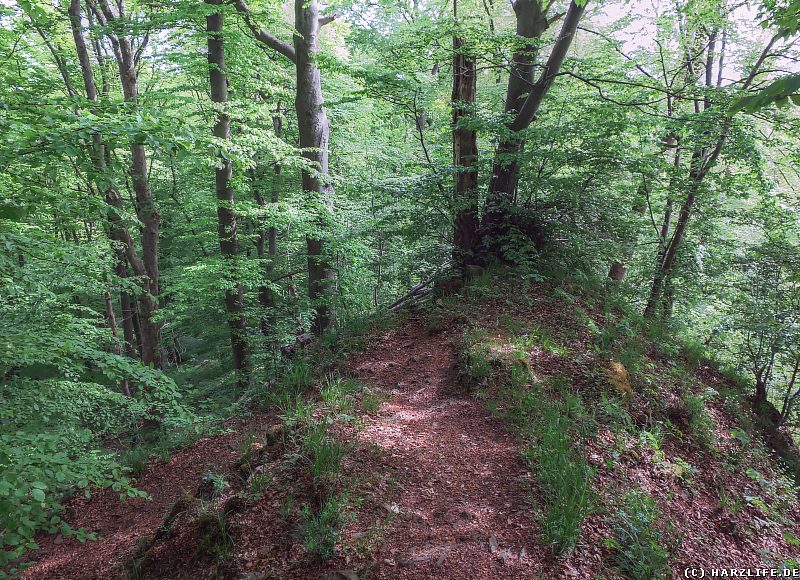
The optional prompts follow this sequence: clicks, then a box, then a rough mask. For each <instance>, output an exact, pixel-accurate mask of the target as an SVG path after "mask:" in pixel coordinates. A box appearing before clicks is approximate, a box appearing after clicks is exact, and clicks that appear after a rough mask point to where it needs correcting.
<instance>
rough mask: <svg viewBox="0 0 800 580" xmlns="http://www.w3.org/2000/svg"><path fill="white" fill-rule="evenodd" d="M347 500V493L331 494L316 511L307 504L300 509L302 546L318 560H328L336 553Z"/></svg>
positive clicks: (344, 520)
mask: <svg viewBox="0 0 800 580" xmlns="http://www.w3.org/2000/svg"><path fill="white" fill-rule="evenodd" d="M348 506H349V502H348V497H347V495H344V494H343V495H331V496H330V497H328V498H327V499H326V500H325V501H324V502H323V504H322V507H321V508H320V510H319V512H318V513H313V511H312V510H311V508H310V507H309V505H308V504H305V505H303V507H302V508H301V510H300V523H299V531H300V534H301V537H302V541H303V547H305V549H306V550H308V552H309V553H311V554H313V555H314V556H316V557H317V558H319V559H320V560H323V561H325V560H329V559H330V558H332V557H333V556H334V555H336V544H337V543H338V542H340V541H341V530H342V528H343V527H344V524H345V523H346V521H347V516H346V513H345V510H346V509H347V508H348Z"/></svg>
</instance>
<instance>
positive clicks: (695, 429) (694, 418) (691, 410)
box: [683, 393, 716, 451]
mask: <svg viewBox="0 0 800 580" xmlns="http://www.w3.org/2000/svg"><path fill="white" fill-rule="evenodd" d="M683 402H684V403H685V404H686V410H687V411H688V415H689V416H688V422H689V429H690V430H691V432H692V436H693V437H694V438H695V440H696V441H697V442H698V443H699V444H700V446H701V447H702V448H703V449H705V450H708V451H713V450H714V449H715V447H714V440H715V439H716V437H715V433H714V421H713V420H712V419H711V417H710V416H709V414H708V411H706V399H705V397H703V396H702V395H693V394H691V393H686V394H685V395H684V397H683Z"/></svg>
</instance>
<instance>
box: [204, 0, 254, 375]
mask: <svg viewBox="0 0 800 580" xmlns="http://www.w3.org/2000/svg"><path fill="white" fill-rule="evenodd" d="M206 3H207V4H208V5H209V6H211V7H214V8H216V11H214V12H212V13H210V14H209V15H208V16H206V30H207V31H208V70H209V72H208V74H209V81H210V84H211V100H212V102H214V103H216V104H217V105H218V106H219V109H218V110H217V113H216V117H217V118H216V123H215V124H214V130H213V133H214V137H216V138H217V139H218V140H220V141H221V143H218V146H219V147H224V146H225V142H226V141H228V140H229V139H230V137H231V119H230V116H229V115H228V112H227V111H226V110H225V106H226V105H227V103H228V79H227V76H226V68H225V41H224V35H223V26H224V15H223V12H222V11H221V10H219V9H218V7H219V6H221V5H222V0H206ZM232 174H233V165H232V163H231V160H230V158H228V157H227V156H226V155H225V152H224V150H223V151H221V152H220V155H219V161H218V162H217V168H216V170H215V180H216V194H217V204H218V205H217V235H218V236H219V248H220V251H221V252H222V257H223V259H224V260H225V261H226V271H227V272H228V279H227V280H226V283H225V312H226V313H227V316H228V326H229V327H230V339H231V353H232V355H233V368H234V369H235V371H236V373H237V376H238V382H239V386H240V387H245V386H247V384H248V382H249V374H250V369H249V363H248V360H247V318H246V317H245V313H244V295H243V292H242V286H241V284H240V283H239V282H238V281H237V280H236V275H235V274H236V262H237V257H238V254H239V244H238V240H237V236H236V213H235V209H234V199H233V188H232V187H231V177H232Z"/></svg>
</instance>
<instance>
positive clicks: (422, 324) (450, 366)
mask: <svg viewBox="0 0 800 580" xmlns="http://www.w3.org/2000/svg"><path fill="white" fill-rule="evenodd" d="M639 334H641V332H640V331H636V330H635V329H633V328H632V327H630V326H629V325H628V324H627V322H626V321H625V320H624V318H623V317H622V316H621V314H620V313H619V312H618V311H616V310H615V309H614V308H611V307H610V306H608V305H606V304H603V301H602V300H599V299H596V300H594V302H592V303H589V299H588V298H586V297H583V298H581V297H580V296H579V292H578V291H577V290H575V289H572V288H570V287H568V286H563V287H559V288H553V287H551V286H549V285H544V284H538V283H531V284H528V283H524V284H522V283H520V282H519V281H518V280H513V279H506V280H503V279H502V278H501V279H498V280H489V279H488V278H486V279H482V280H479V281H476V282H475V283H474V284H472V285H471V286H470V287H469V288H468V289H467V290H466V291H465V293H464V294H463V295H461V296H458V297H453V298H446V299H443V300H438V301H437V302H436V305H435V306H434V307H433V308H432V309H430V310H428V311H425V312H423V313H416V314H411V315H408V316H407V317H405V318H401V319H399V320H397V321H396V323H395V326H394V327H393V328H390V329H389V330H386V331H383V332H380V333H376V334H374V335H372V336H369V337H367V338H366V342H367V343H368V344H367V346H366V347H365V348H364V349H363V351H362V352H360V353H359V354H356V355H354V356H351V357H350V358H349V359H348V360H347V361H346V362H344V363H343V364H342V365H341V366H340V368H339V371H338V373H335V374H328V375H326V376H321V377H320V378H319V380H318V381H317V383H316V385H317V386H316V387H315V388H313V389H309V390H308V391H306V392H307V394H306V396H305V398H295V397H294V394H290V395H288V396H287V397H285V398H284V399H283V400H282V402H281V403H280V404H279V405H278V410H277V411H276V412H275V413H274V414H271V415H264V416H258V417H255V418H253V419H252V420H250V421H248V423H246V424H244V425H242V426H241V427H240V432H239V433H238V434H233V435H229V436H225V437H219V438H212V439H210V440H205V441H202V442H201V443H199V444H198V445H196V446H194V447H193V448H191V449H188V450H186V451H185V452H183V453H181V454H178V455H176V457H175V458H174V459H173V460H172V461H171V462H170V464H167V465H161V464H156V465H153V466H151V468H150V470H149V471H148V472H147V473H146V474H145V475H144V476H143V477H142V478H141V479H140V485H141V486H142V487H143V488H144V489H147V490H148V491H150V493H151V494H152V495H153V497H154V501H153V502H150V503H147V504H143V503H138V504H134V503H128V504H118V503H117V500H116V498H115V497H114V494H113V493H110V492H103V493H100V494H96V495H94V496H93V497H92V499H90V500H85V499H76V500H73V502H72V503H71V505H70V509H71V513H72V514H73V516H72V518H70V519H69V521H70V523H71V524H73V525H74V526H76V527H80V526H85V527H87V528H88V529H90V530H97V531H99V532H100V534H101V535H102V536H103V537H102V539H101V540H100V541H99V543H86V544H77V543H76V542H75V541H73V540H70V539H66V540H64V541H63V543H56V540H53V539H49V540H46V541H44V542H43V543H42V545H43V549H42V551H41V553H40V554H39V555H38V559H39V562H38V563H37V564H36V565H35V566H34V567H32V568H31V569H30V570H29V571H28V572H26V574H25V577H27V578H37V579H38V578H42V579H44V578H114V577H126V576H128V577H138V578H213V577H225V578H249V579H257V578H321V577H325V578H329V579H333V578H356V577H357V578H526V577H546V578H562V577H569V576H572V577H621V576H628V577H637V576H636V575H637V573H641V569H637V568H636V562H640V561H650V562H652V563H653V566H656V567H657V565H658V562H659V558H660V557H661V556H663V557H664V558H666V562H667V565H668V568H665V569H664V570H663V571H659V570H658V569H655V568H654V569H652V570H650V573H651V576H653V575H655V576H656V577H658V576H659V575H662V574H666V575H667V576H669V577H682V575H683V570H684V568H686V567H689V566H697V565H701V566H712V565H715V566H736V567H743V566H744V567H755V566H776V565H779V564H781V563H783V562H787V561H788V560H790V559H792V558H794V559H797V558H798V557H800V548H798V546H797V540H796V538H797V537H798V536H800V529H799V525H798V522H800V507H799V505H798V500H797V495H796V494H797V491H796V489H795V488H794V487H792V486H791V485H790V484H789V482H788V481H787V480H786V478H784V477H783V476H781V474H780V473H779V471H778V470H777V469H776V468H775V467H774V460H773V459H772V458H771V457H770V456H769V454H768V452H767V450H766V449H765V448H764V446H763V444H762V443H761V442H760V438H759V435H758V434H757V432H756V430H755V427H754V421H753V420H752V417H750V416H749V415H748V411H747V410H746V406H744V405H743V404H742V403H743V401H742V399H741V396H740V394H739V392H738V388H737V387H736V385H735V384H733V383H732V382H731V381H730V380H729V379H727V378H725V377H723V376H722V375H721V374H720V373H719V372H717V371H716V370H715V369H714V368H713V367H712V366H711V365H710V364H709V363H708V362H707V361H700V362H697V361H692V360H689V359H687V357H686V355H685V353H682V352H681V351H680V349H678V348H676V347H674V346H672V345H669V344H667V347H666V348H661V347H658V346H657V344H656V343H653V342H652V341H650V340H649V339H644V338H642V337H640V336H639ZM613 369H616V371H614V370H613ZM614 372H617V374H618V375H619V376H615V375H614ZM620 383H621V384H620ZM278 416H280V418H278ZM553 465H558V466H561V467H559V468H558V469H554V468H552V466H553ZM548 466H550V468H548ZM584 467H585V468H584ZM554 473H555V475H553V474H554ZM208 474H213V476H214V477H213V479H214V481H215V482H216V484H215V485H214V489H213V490H209V491H208V492H207V493H206V494H204V493H203V491H202V487H203V485H202V482H203V477H204V476H206V479H207V478H208ZM548 474H549V475H553V476H552V477H547V476H548ZM572 476H575V477H576V479H572V480H571V479H569V477H572ZM583 484H585V485H586V488H587V493H586V494H585V497H584V495H582V494H576V493H575V489H574V488H575V486H580V485H583ZM570 486H572V487H570ZM554 498H556V499H558V498H560V499H558V501H561V502H564V503H565V505H568V506H570V507H569V509H567V510H563V509H562V510H561V511H559V509H558V508H559V507H564V506H559V505H558V501H555V500H554ZM570 502H574V504H573V503H570ZM573 505H574V509H573V507H571V506H573ZM120 506H127V507H120ZM565 513H566V515H567V516H575V517H568V518H567V520H568V521H566V520H564V518H563V516H564V515H565ZM554 514H555V515H554ZM576 514H577V515H576ZM555 516H559V517H561V519H558V518H557V517H555ZM163 518H166V520H167V522H166V525H162V524H163V522H164V519H163ZM573 531H574V532H575V533H576V534H577V535H575V536H573V535H571V533H572V532H573ZM632 536H635V541H630V540H629V538H631V537H632ZM573 544H574V545H573ZM321 556H324V557H325V558H326V559H324V561H323V558H321ZM648 559H649V560H648ZM637 571H638V572H637ZM638 577H648V576H647V573H645V575H643V576H638Z"/></svg>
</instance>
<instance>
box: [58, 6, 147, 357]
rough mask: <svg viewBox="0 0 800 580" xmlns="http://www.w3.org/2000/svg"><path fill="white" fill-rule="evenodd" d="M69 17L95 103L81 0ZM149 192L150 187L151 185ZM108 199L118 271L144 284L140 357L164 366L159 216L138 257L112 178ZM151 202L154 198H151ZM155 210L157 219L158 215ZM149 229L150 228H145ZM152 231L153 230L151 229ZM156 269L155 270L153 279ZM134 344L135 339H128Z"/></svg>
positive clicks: (95, 159) (98, 155) (126, 320)
mask: <svg viewBox="0 0 800 580" xmlns="http://www.w3.org/2000/svg"><path fill="white" fill-rule="evenodd" d="M69 17H70V27H71V29H72V37H73V40H74V41H75V48H76V52H77V55H78V62H79V64H80V68H81V73H82V76H83V84H84V89H85V90H86V97H87V99H88V100H89V101H91V102H93V103H96V102H97V86H96V84H95V80H94V75H93V73H92V65H91V60H90V58H89V52H88V50H87V48H86V41H85V39H84V37H83V29H82V23H81V9H80V0H71V1H70V5H69ZM92 141H93V151H92V163H93V165H94V167H95V169H96V171H97V173H98V175H100V176H104V177H106V178H107V180H108V178H109V176H107V175H106V169H107V158H108V156H109V151H108V148H107V147H106V144H105V142H104V141H103V137H102V135H100V134H99V133H95V134H93V135H92ZM148 191H149V188H148ZM104 195H105V200H106V203H108V204H109V205H110V206H112V207H114V208H115V211H112V212H109V216H108V220H109V224H110V232H109V237H110V238H111V240H112V242H114V243H116V244H118V245H119V246H121V247H122V248H123V253H122V254H118V255H117V266H116V269H117V272H118V273H120V272H127V266H126V265H125V261H126V260H127V261H128V262H129V263H130V264H131V267H132V268H133V270H134V273H135V274H136V276H137V278H138V281H139V284H140V285H141V293H140V298H139V303H140V309H141V311H142V312H143V313H144V314H143V317H144V318H146V323H145V324H143V325H142V328H141V333H140V340H141V345H142V346H141V349H140V352H141V357H142V362H143V363H144V364H146V365H151V364H152V365H153V366H154V367H156V368H160V367H161V359H160V355H159V349H158V343H159V341H160V323H158V322H155V321H153V320H152V317H153V315H154V314H155V310H156V299H155V296H154V295H153V294H152V289H153V285H152V281H153V279H155V290H156V295H157V294H158V263H157V243H158V227H157V219H156V228H155V244H156V247H155V254H153V245H152V240H151V241H149V242H148V243H147V244H146V243H145V240H144V238H143V240H142V248H143V249H144V250H145V251H146V255H147V259H144V260H143V259H142V258H140V257H139V254H138V252H137V249H136V244H135V242H134V240H133V238H132V237H131V235H130V232H129V231H128V228H127V227H126V226H125V225H124V224H123V223H122V218H121V217H120V215H119V214H120V212H121V209H122V200H121V198H120V195H119V192H118V191H117V188H116V186H115V185H114V183H113V181H109V184H108V185H107V186H106V188H105V193H104ZM151 205H152V199H151ZM157 215H158V214H157V213H156V218H157ZM145 229H147V228H145ZM151 231H152V230H151ZM148 264H149V266H150V270H149V269H148ZM153 270H154V272H155V274H154V276H155V278H153ZM125 296H128V298H127V302H128V308H127V309H128V310H130V297H129V295H127V294H126V293H123V297H122V298H121V300H122V302H123V303H122V311H123V327H124V330H125V340H126V342H128V341H129V338H132V336H129V334H132V332H131V333H129V332H128V331H129V330H132V329H131V328H129V327H128V325H129V324H130V325H131V326H132V320H131V318H132V317H126V316H125V314H124V313H125V310H126V308H125V304H124V302H125V300H126V298H125ZM128 343H129V344H131V346H132V342H128Z"/></svg>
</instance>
